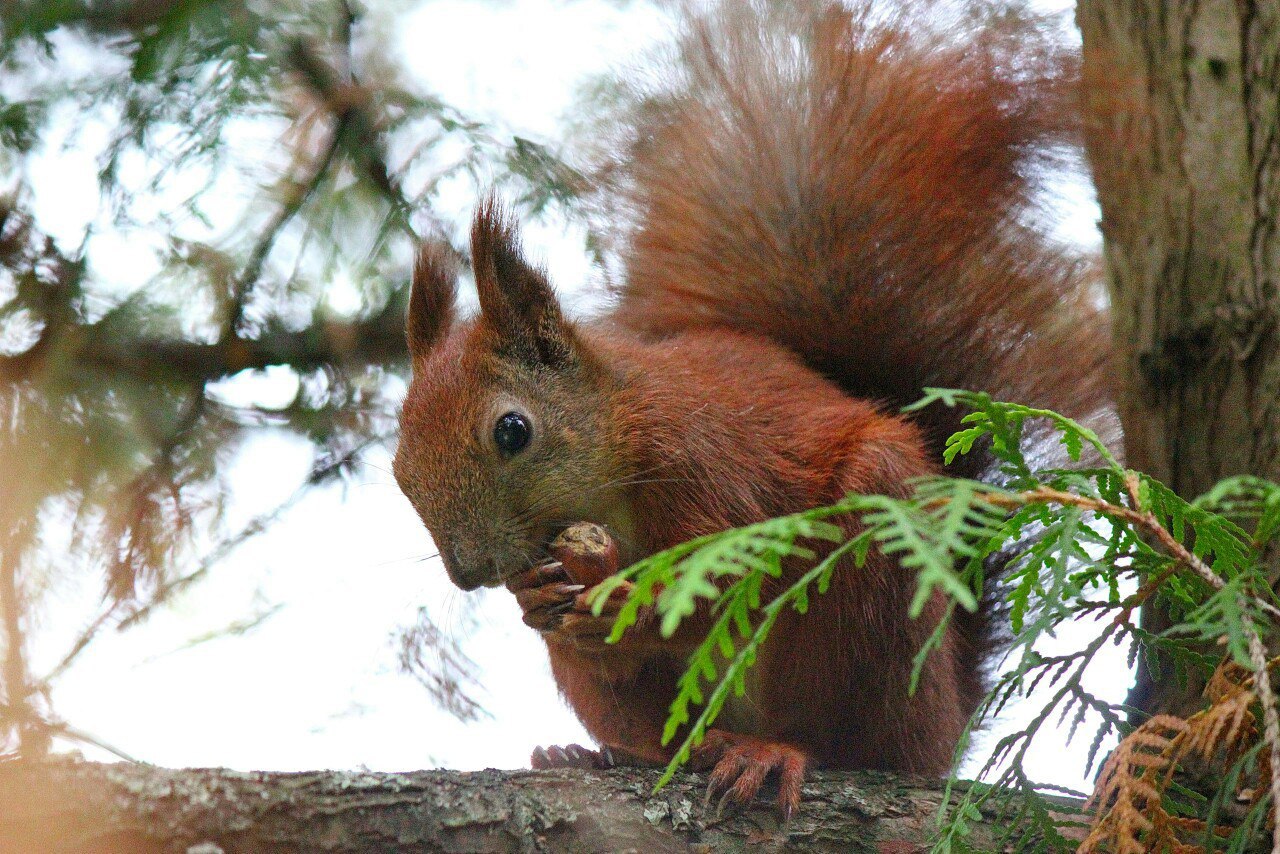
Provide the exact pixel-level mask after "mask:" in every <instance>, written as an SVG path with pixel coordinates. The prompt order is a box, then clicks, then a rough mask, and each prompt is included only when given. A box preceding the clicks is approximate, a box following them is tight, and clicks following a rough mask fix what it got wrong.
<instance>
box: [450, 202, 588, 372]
mask: <svg viewBox="0 0 1280 854" xmlns="http://www.w3.org/2000/svg"><path fill="white" fill-rule="evenodd" d="M471 260H472V264H473V265H474V269H475V276H476V290H477V291H478V292H479V294H480V312H481V316H482V317H483V319H484V322H485V323H487V324H488V325H489V326H490V327H491V328H493V329H494V330H495V331H496V332H497V333H498V334H499V335H500V336H501V338H502V341H503V344H504V346H509V347H510V348H512V349H513V350H514V351H515V352H516V354H517V355H519V356H520V357H522V358H529V359H533V360H537V361H539V362H542V363H544V364H548V365H553V366H554V365H559V364H563V363H565V362H567V361H570V360H572V358H573V333H572V331H571V330H570V328H569V325H568V323H566V322H565V320H564V316H563V315H562V314H561V313H560V303H559V301H558V300H557V299H556V295H555V291H553V290H552V289H551V285H550V283H549V282H548V281H547V277H546V274H545V273H543V271H542V270H540V269H538V268H537V267H533V266H531V265H530V264H529V263H528V262H526V261H525V260H524V256H523V254H522V253H521V251H520V237H519V235H518V234H517V233H516V227H515V224H514V223H513V222H512V221H511V219H510V217H508V216H507V214H506V212H505V211H503V209H502V206H501V205H500V204H499V203H498V202H497V201H496V200H495V199H494V198H493V197H489V198H488V199H486V200H485V201H484V202H482V203H481V205H480V208H479V210H477V211H476V218H475V222H474V223H473V224H472V226H471Z"/></svg>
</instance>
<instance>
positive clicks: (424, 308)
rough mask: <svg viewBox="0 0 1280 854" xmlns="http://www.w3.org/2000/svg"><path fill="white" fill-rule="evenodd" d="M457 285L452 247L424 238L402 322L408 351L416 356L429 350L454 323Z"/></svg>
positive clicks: (412, 355)
mask: <svg viewBox="0 0 1280 854" xmlns="http://www.w3.org/2000/svg"><path fill="white" fill-rule="evenodd" d="M457 287H458V259H457V257H456V253H455V252H454V250H453V247H451V246H449V245H448V244H447V243H444V242H443V241H431V240H427V241H424V242H423V243H422V245H421V246H420V247H419V248H418V260H417V261H416V262H415V263H414V265H413V285H412V287H411V288H410V290H409V317H408V322H407V323H406V324H405V328H406V332H407V333H408V338H409V355H410V356H411V357H412V358H413V359H414V361H417V359H418V358H419V357H420V356H422V355H424V354H425V353H427V352H428V351H430V350H431V348H432V347H434V346H435V345H436V344H438V343H440V339H441V338H443V337H444V334H445V333H446V332H448V331H449V327H450V326H451V325H452V324H453V315H454V298H455V295H456V293H457Z"/></svg>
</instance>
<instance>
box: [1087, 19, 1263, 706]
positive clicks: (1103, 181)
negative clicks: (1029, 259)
mask: <svg viewBox="0 0 1280 854" xmlns="http://www.w3.org/2000/svg"><path fill="white" fill-rule="evenodd" d="M1076 17H1077V22H1078V23H1079V25H1080V30H1081V33H1082V34H1083V37H1084V97H1085V117H1086V119H1085V144H1086V148H1087V151H1088V155H1089V160H1090V163H1091V166H1092V168H1093V176H1094V181H1095V184H1096V185H1097V190H1098V200H1099V202H1100V203H1101V206H1102V222H1101V226H1102V236H1103V241H1104V254H1105V263H1106V272H1107V277H1108V280H1109V283H1110V287H1111V296H1112V308H1113V314H1114V323H1115V343H1116V359H1117V361H1116V370H1117V374H1118V380H1119V383H1118V384H1119V386H1120V416H1121V421H1122V423H1123V425H1124V431H1125V447H1126V452H1127V456H1128V464H1129V465H1130V466H1132V467H1134V468H1136V469H1141V470H1143V471H1147V472H1150V473H1151V474H1152V475H1154V476H1155V477H1157V478H1159V479H1160V480H1162V481H1164V482H1165V483H1167V484H1168V485H1169V486H1171V487H1172V488H1173V489H1174V490H1175V491H1176V492H1177V493H1178V494H1179V495H1181V496H1183V497H1184V498H1192V497H1194V496H1196V495H1199V494H1201V493H1203V492H1204V491H1205V490H1206V489H1208V488H1209V487H1210V486H1212V485H1213V484H1214V483H1215V482H1216V481H1218V480H1220V479H1221V478H1224V477H1227V476H1230V475H1236V474H1244V473H1251V474H1256V475H1259V476H1262V477H1267V478H1270V479H1273V480H1280V431H1278V430H1277V427H1280V331H1278V329H1277V315H1276V312H1277V286H1280V234H1278V233H1277V216H1280V118H1278V112H1280V3H1277V2H1276V0H1080V2H1079V6H1078V9H1077V12H1076ZM1272 563H1273V566H1274V567H1276V568H1277V569H1280V561H1277V560H1275V559H1274V558H1273V560H1272ZM1143 625H1144V627H1145V628H1147V629H1148V630H1151V631H1160V630H1162V629H1164V628H1166V627H1167V626H1168V625H1169V621H1168V618H1167V616H1166V615H1165V614H1163V613H1156V612H1151V613H1145V614H1144V615H1143ZM1201 688H1202V684H1191V685H1188V686H1186V687H1185V688H1183V687H1180V686H1179V685H1178V684H1177V682H1176V680H1175V679H1174V677H1173V672H1172V668H1171V667H1165V668H1164V669H1163V670H1162V672H1160V673H1159V674H1158V675H1157V676H1156V677H1155V678H1152V677H1151V676H1149V675H1148V674H1147V672H1146V671H1145V669H1143V668H1139V680H1138V684H1137V686H1136V687H1135V688H1134V693H1133V695H1132V696H1131V698H1130V702H1131V703H1132V704H1133V705H1135V706H1137V707H1139V708H1142V709H1144V710H1147V711H1151V712H1156V711H1166V710H1167V711H1172V712H1174V713H1175V714H1183V713H1186V712H1187V711H1188V710H1189V709H1194V708H1198V707H1199V694H1200V690H1201Z"/></svg>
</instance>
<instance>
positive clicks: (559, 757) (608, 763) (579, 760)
mask: <svg viewBox="0 0 1280 854" xmlns="http://www.w3.org/2000/svg"><path fill="white" fill-rule="evenodd" d="M615 764H616V763H615V762H614V759H613V753H612V752H611V751H610V750H609V748H607V747H602V748H601V749H599V750H592V749H591V748H589V747H583V746H582V745H581V744H568V745H565V746H564V747H560V746H559V745H551V746H550V747H535V748H534V749H533V753H532V754H531V755H530V757H529V765H530V766H531V767H532V768H533V769H534V770H535V771H546V770H548V769H550V768H582V769H585V770H587V771H604V770H607V769H609V768H612V767H613V766H614V765H615Z"/></svg>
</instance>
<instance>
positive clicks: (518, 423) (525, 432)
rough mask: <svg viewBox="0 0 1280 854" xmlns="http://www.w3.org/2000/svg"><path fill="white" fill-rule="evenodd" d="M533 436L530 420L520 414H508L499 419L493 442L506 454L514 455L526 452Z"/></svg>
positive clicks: (495, 426) (494, 430)
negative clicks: (526, 447)
mask: <svg viewBox="0 0 1280 854" xmlns="http://www.w3.org/2000/svg"><path fill="white" fill-rule="evenodd" d="M532 435H533V427H532V425H530V424H529V419H527V418H525V417H524V416H523V415H521V414H520V413H519V412H508V413H507V414H506V415H504V416H502V417H501V418H499V419H498V423H497V424H495V425H494V428H493V442H494V444H495V445H497V446H498V450H500V451H502V452H503V453H504V454H514V453H516V452H517V451H521V450H524V446H525V445H527V444H529V439H530V437H532Z"/></svg>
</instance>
